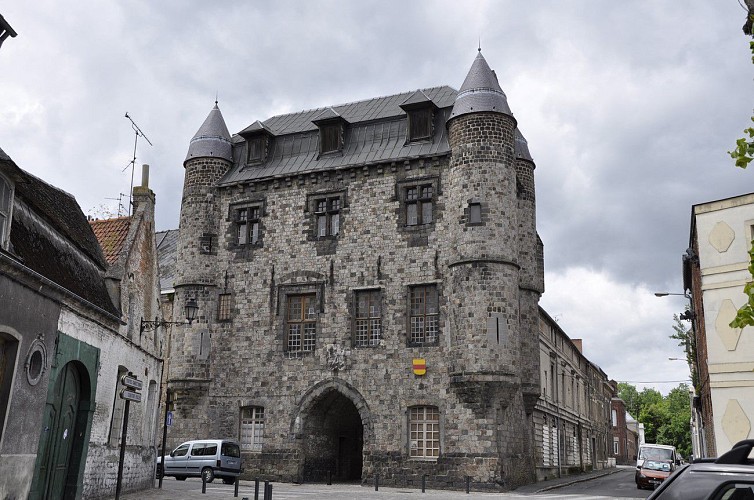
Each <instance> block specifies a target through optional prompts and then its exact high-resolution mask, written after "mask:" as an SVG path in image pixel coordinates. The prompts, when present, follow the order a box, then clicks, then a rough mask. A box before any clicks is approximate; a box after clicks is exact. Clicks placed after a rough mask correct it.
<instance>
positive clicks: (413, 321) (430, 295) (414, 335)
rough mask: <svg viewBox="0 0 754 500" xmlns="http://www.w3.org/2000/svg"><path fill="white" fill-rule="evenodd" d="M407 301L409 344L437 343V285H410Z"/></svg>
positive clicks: (438, 333) (438, 324)
mask: <svg viewBox="0 0 754 500" xmlns="http://www.w3.org/2000/svg"><path fill="white" fill-rule="evenodd" d="M408 302H409V304H408V307H409V325H408V331H409V338H408V343H409V345H411V346H426V345H437V343H438V340H439V336H440V298H439V294H438V291H437V285H417V286H412V287H410V288H409V301H408Z"/></svg>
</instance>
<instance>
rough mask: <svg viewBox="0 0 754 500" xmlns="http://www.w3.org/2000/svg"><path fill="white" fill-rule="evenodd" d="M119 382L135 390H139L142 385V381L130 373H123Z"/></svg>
mask: <svg viewBox="0 0 754 500" xmlns="http://www.w3.org/2000/svg"><path fill="white" fill-rule="evenodd" d="M120 383H121V384H123V385H125V386H126V387H128V388H129V389H133V390H135V391H140V390H141V388H142V387H144V382H142V381H141V380H139V379H137V378H136V377H134V376H132V375H123V376H122V377H121V378H120Z"/></svg>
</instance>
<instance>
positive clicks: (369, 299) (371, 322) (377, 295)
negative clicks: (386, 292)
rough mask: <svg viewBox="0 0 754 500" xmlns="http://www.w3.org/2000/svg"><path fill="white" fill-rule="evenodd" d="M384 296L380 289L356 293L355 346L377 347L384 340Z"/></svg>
mask: <svg viewBox="0 0 754 500" xmlns="http://www.w3.org/2000/svg"><path fill="white" fill-rule="evenodd" d="M381 302H382V297H381V291H380V290H379V289H375V290H357V291H356V292H355V293H354V321H353V344H354V347H376V346H378V345H380V341H381V340H382V305H381Z"/></svg>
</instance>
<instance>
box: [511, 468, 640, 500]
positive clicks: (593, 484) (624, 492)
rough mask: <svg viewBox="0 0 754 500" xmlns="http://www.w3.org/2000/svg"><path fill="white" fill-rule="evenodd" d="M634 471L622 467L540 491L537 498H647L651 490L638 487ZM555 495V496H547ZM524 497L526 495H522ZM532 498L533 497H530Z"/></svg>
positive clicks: (595, 499)
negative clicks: (604, 473) (600, 475)
mask: <svg viewBox="0 0 754 500" xmlns="http://www.w3.org/2000/svg"><path fill="white" fill-rule="evenodd" d="M634 471H635V469H634V468H633V467H631V468H621V469H620V470H619V471H618V472H617V473H615V474H610V475H609V476H604V477H598V478H595V479H592V480H589V481H584V482H580V483H575V484H572V485H570V486H565V487H563V488H558V489H556V490H551V491H548V492H543V493H540V494H539V495H538V496H537V497H536V498H569V499H570V498H573V499H576V498H578V499H594V500H597V499H607V498H631V499H642V500H643V499H645V498H647V497H648V496H649V494H650V493H652V492H651V491H648V490H639V489H636V483H635V482H634ZM545 495H554V496H545ZM522 498H524V497H522ZM528 498H531V497H528Z"/></svg>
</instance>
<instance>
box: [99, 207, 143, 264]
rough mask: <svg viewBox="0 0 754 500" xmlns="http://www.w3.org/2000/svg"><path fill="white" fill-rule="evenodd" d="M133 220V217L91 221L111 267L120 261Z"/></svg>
mask: <svg viewBox="0 0 754 500" xmlns="http://www.w3.org/2000/svg"><path fill="white" fill-rule="evenodd" d="M131 219H132V217H116V218H114V219H102V220H92V221H89V225H90V226H91V227H92V230H93V231H94V235H95V236H96V237H97V240H98V241H99V244H100V246H101V247H102V251H103V252H104V253H105V260H106V261H107V263H108V264H109V265H113V264H114V263H115V261H116V260H118V256H119V255H120V251H121V250H122V249H123V244H124V243H125V242H126V236H128V230H129V229H130V227H131Z"/></svg>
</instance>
